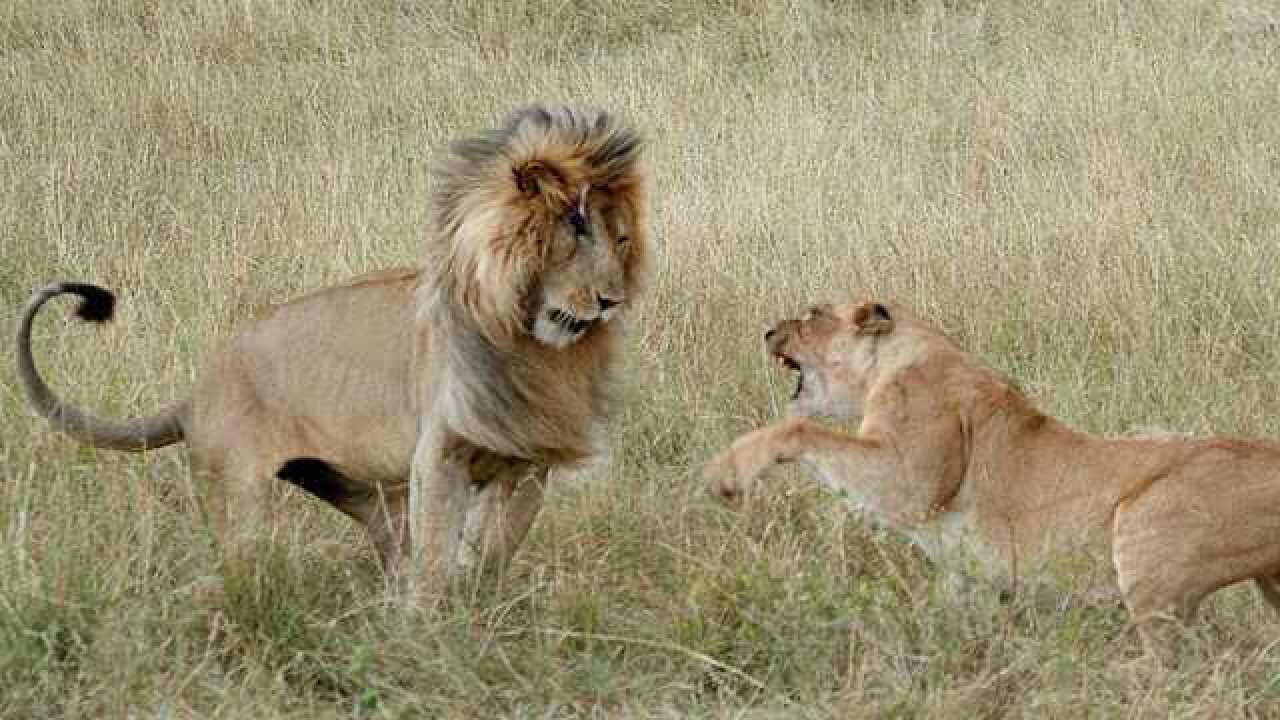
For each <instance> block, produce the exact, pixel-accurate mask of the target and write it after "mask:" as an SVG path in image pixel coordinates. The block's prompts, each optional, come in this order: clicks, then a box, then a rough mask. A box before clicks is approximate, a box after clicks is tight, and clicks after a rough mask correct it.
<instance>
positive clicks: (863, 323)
mask: <svg viewBox="0 0 1280 720" xmlns="http://www.w3.org/2000/svg"><path fill="white" fill-rule="evenodd" d="M853 326H854V327H855V328H857V332H859V333H861V334H865V335H883V334H885V333H887V332H889V331H890V330H892V329H893V318H891V317H889V309H888V308H886V307H885V306H884V305H881V304H880V303H878V302H866V303H863V304H861V305H859V306H858V309H856V310H854V311H853Z"/></svg>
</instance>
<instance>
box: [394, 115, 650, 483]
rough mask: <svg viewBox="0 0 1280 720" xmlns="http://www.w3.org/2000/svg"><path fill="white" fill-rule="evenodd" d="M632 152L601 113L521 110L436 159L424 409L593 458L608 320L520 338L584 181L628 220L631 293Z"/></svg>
mask: <svg viewBox="0 0 1280 720" xmlns="http://www.w3.org/2000/svg"><path fill="white" fill-rule="evenodd" d="M640 149H641V138H640V136H639V135H638V134H637V133H636V132H635V131H634V130H632V129H630V128H628V127H624V126H622V125H620V124H618V123H617V121H616V120H615V119H614V118H613V117H612V116H610V115H609V114H607V113H604V112H598V111H581V110H576V109H571V108H565V107H552V108H547V107H530V108H524V109H522V110H518V111H516V112H515V113H513V114H512V115H511V116H510V117H509V118H508V119H507V121H506V122H505V123H504V124H503V125H501V126H500V127H498V128H496V129H494V130H490V131H488V132H485V133H483V134H481V135H479V136H477V137H473V138H468V139H465V140H460V141H457V142H455V143H453V144H452V145H451V146H450V148H449V153H448V157H446V158H445V159H444V161H443V162H440V163H438V164H437V166H436V171H435V177H434V180H435V188H434V200H433V210H434V212H433V223H432V227H431V234H430V237H429V238H428V243H427V249H426V254H425V263H424V266H423V272H422V280H421V285H420V288H419V291H418V308H417V313H418V320H419V322H420V323H421V324H422V325H424V326H425V327H426V328H427V334H428V336H429V338H430V340H429V343H430V354H431V355H432V356H433V358H434V360H433V362H435V363H438V364H439V365H438V370H439V372H436V373H431V376H432V377H433V378H434V380H435V381H436V382H438V383H439V384H440V387H438V388H436V389H435V390H434V392H433V395H432V397H434V398H435V403H436V408H435V410H436V411H437V412H441V413H443V415H444V417H445V418H446V422H447V423H448V424H449V426H450V427H451V428H452V429H453V431H454V432H457V433H459V434H460V435H461V436H463V437H465V438H466V439H467V440H468V441H470V442H473V443H475V444H477V445H479V446H481V447H486V448H488V449H490V450H492V451H494V452H497V453H499V454H502V455H507V456H514V457H522V458H526V459H530V460H534V461H537V462H541V463H547V464H560V463H565V462H573V461H576V460H579V459H581V458H583V457H586V456H588V455H590V454H592V452H593V450H594V446H595V438H594V437H593V434H594V433H595V432H597V431H598V428H596V427H595V426H596V425H598V422H597V421H598V420H599V419H600V418H601V417H603V416H604V414H605V413H606V411H607V405H608V401H609V398H610V396H611V395H612V391H611V386H612V384H613V383H612V378H611V369H612V368H614V367H615V366H616V364H617V363H616V362H615V361H614V360H615V355H616V354H617V352H618V350H617V345H618V341H619V335H620V327H621V326H620V323H618V322H611V323H607V324H605V325H603V326H602V327H601V328H599V331H598V332H593V333H591V334H590V335H588V336H587V337H585V338H583V339H582V340H581V341H579V342H577V343H575V344H573V345H571V346H569V347H567V348H563V349H559V350H557V349H554V348H548V347H545V346H542V345H540V344H539V343H537V342H536V341H535V340H534V339H533V338H532V337H530V335H529V333H528V327H527V323H528V317H529V308H528V307H527V299H528V297H529V295H530V292H531V290H532V289H533V288H535V287H536V286H537V283H538V281H539V278H540V277H541V276H542V275H543V273H544V272H545V271H546V269H547V264H548V259H549V252H548V247H549V243H550V237H551V234H552V233H553V232H554V231H555V230H556V228H557V226H558V224H559V223H562V222H563V217H564V214H565V212H566V211H567V210H568V208H570V207H571V205H572V203H573V202H574V199H575V198H576V197H578V196H579V194H580V193H581V192H582V191H583V189H584V188H587V189H589V193H590V195H591V196H592V197H599V196H601V195H603V196H607V197H608V199H609V201H610V202H611V203H612V204H613V206H614V207H616V208H618V210H619V212H622V213H623V214H624V215H625V216H626V217H627V221H628V222H627V225H628V227H629V228H630V243H631V249H630V252H629V253H628V255H627V257H626V261H625V264H624V273H625V285H626V289H627V296H628V297H635V296H636V295H637V294H638V291H639V290H640V285H641V283H642V278H643V275H644V263H645V259H646V254H647V238H646V235H645V232H644V228H645V221H644V212H645V208H644V204H643V187H642V185H643V183H642V175H641V168H640V163H639V155H640Z"/></svg>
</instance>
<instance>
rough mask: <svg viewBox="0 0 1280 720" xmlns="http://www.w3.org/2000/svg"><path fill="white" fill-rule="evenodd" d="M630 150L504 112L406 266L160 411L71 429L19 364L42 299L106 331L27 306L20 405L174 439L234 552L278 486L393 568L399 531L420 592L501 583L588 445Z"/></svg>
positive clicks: (309, 316)
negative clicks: (362, 534)
mask: <svg viewBox="0 0 1280 720" xmlns="http://www.w3.org/2000/svg"><path fill="white" fill-rule="evenodd" d="M640 148H641V139H640V137H639V135H638V134H637V133H636V132H635V131H634V130H633V129H630V128H628V127H624V126H622V125H620V124H618V123H617V122H616V121H615V120H614V119H613V118H612V117H610V116H609V115H608V114H605V113H602V112H595V111H581V110H574V109H570V108H561V107H552V108H544V107H530V108H526V109H522V110H519V111H517V112H515V113H514V114H513V115H511V117H510V118H509V119H508V120H507V121H506V123H505V124H504V125H502V126H501V127H499V128H497V129H494V130H490V131H487V132H485V133H483V134H481V135H479V136H478V137H474V138H470V139H466V140H461V141H458V142H456V143H454V144H453V145H452V146H451V147H450V152H449V153H448V156H447V157H446V158H445V160H444V161H443V163H441V164H440V165H439V166H438V168H437V170H436V182H437V185H436V189H435V194H434V198H433V211H434V217H433V223H432V227H431V232H430V235H429V238H428V242H427V253H426V258H425V261H424V262H423V264H422V265H421V267H420V268H416V269H395V270H385V271H381V272H375V273H372V274H369V275H365V276H363V277H359V278H356V279H354V280H351V281H349V282H347V283H344V284H341V285H338V286H335V287H331V288H328V289H324V290H321V291H319V292H316V293H313V294H311V295H307V296H305V297H302V298H300V299H297V300H294V301H292V302H288V303H285V304H282V305H279V306H277V307H273V308H270V309H269V310H267V311H266V312H264V313H263V314H262V315H261V316H260V317H259V318H258V319H257V320H256V321H254V322H253V323H251V324H249V325H248V326H247V327H246V328H245V329H244V330H243V331H241V332H240V333H239V334H238V335H237V336H235V337H234V338H233V339H232V340H231V341H230V343H229V345H228V347H226V348H225V349H224V350H223V351H222V352H221V354H219V355H218V356H217V357H215V358H214V360H213V362H212V363H211V366H210V368H209V369H208V371H207V372H206V373H205V374H204V376H203V378H202V379H201V380H200V382H199V383H198V384H197V385H196V387H195V389H194V392H193V393H192V395H191V397H190V398H189V399H187V400H185V401H183V402H179V403H177V404H175V405H174V406H173V407H171V408H169V409H167V410H165V411H164V412H162V413H160V414H158V415H155V416H151V417H147V418H142V419H136V420H131V421H127V422H119V421H112V420H104V419H99V418H96V417H93V416H90V415H87V414H86V413H85V412H83V411H81V410H79V409H77V408H75V407H74V406H71V405H68V404H66V403H65V402H63V401H62V400H61V399H59V398H58V397H57V396H56V395H55V394H54V393H53V392H52V391H51V390H50V389H49V387H48V386H47V385H46V384H45V382H44V380H43V379H42V378H41V377H40V375H39V373H38V372H37V371H36V368H35V365H34V363H33V361H32V357H31V347H30V345H31V325H32V320H33V319H34V317H35V315H36V313H37V312H38V311H39V309H40V307H41V306H42V305H44V303H45V302H46V301H48V300H49V299H50V298H52V297H55V296H57V295H60V294H66V293H69V294H74V295H78V296H80V297H81V298H82V303H81V306H80V310H79V314H80V315H81V317H83V318H85V319H87V320H93V321H101V320H106V319H108V318H109V317H110V316H111V313H112V307H113V298H112V295H111V294H110V293H109V292H108V291H106V290H104V289H102V288H99V287H95V286H93V285H86V284H80V283H56V284H53V285H50V286H48V287H46V288H44V289H43V290H40V291H39V292H37V293H35V295H34V296H33V297H32V299H31V300H30V302H28V304H27V307H26V310H25V312H24V314H23V317H22V321H21V326H20V328H19V330H18V371H19V376H20V378H21V380H22V384H23V386H24V388H25V389H26V393H27V396H28V397H29V398H30V400H31V403H32V405H33V406H34V407H35V409H36V410H37V411H38V412H39V413H40V414H42V415H44V416H45V417H46V418H48V419H49V420H50V422H51V423H52V424H53V427H54V428H56V429H57V430H60V431H62V432H64V433H66V434H68V435H70V436H71V437H73V438H76V439H77V440H80V441H82V442H85V443H88V444H90V445H94V446H97V447H103V448H111V449H116V450H132V451H139V450H150V449H154V448H159V447H163V446H165V445H169V444H170V443H175V442H178V441H180V440H185V441H186V443H187V445H188V446H189V449H190V459H191V468H192V472H193V473H194V474H195V475H196V476H198V477H203V478H207V479H208V480H209V481H210V486H211V490H213V491H215V492H216V493H217V495H216V496H215V498H214V501H213V502H212V503H211V508H212V510H213V515H214V521H215V528H216V529H217V530H218V533H219V535H220V536H221V540H222V542H223V544H224V546H225V547H226V548H227V549H228V550H230V551H231V553H232V554H235V553H237V551H238V550H239V549H240V548H244V547H246V546H247V543H245V542H244V540H245V539H247V538H249V537H251V536H253V534H254V533H255V531H256V528H258V527H259V526H260V525H261V523H262V522H263V521H264V519H265V518H264V517H262V516H263V514H264V512H265V511H264V508H265V506H266V500H267V497H266V495H267V493H268V491H269V490H270V488H269V486H268V483H269V482H270V479H271V478H272V477H273V476H274V477H278V478H281V479H283V480H286V481H288V482H291V483H293V484H294V485H296V486H298V487H300V488H302V489H304V490H306V491H308V492H310V493H311V494H313V495H315V496H316V497H318V498H320V499H322V500H324V501H326V502H328V503H330V504H331V505H333V506H334V507H335V508H337V509H338V510H340V511H342V512H343V513H345V514H347V515H349V516H351V517H352V518H354V519H356V520H357V521H359V522H361V523H363V524H364V525H365V527H367V528H368V531H369V534H370V537H371V539H372V541H373V544H374V546H375V547H376V549H377V552H378V555H379V558H380V560H381V562H382V564H383V567H384V568H385V569H386V570H387V572H388V574H390V575H394V574H396V572H397V571H398V570H399V569H401V568H400V567H399V565H400V562H401V556H402V555H403V554H404V549H405V545H404V542H403V541H404V537H405V533H406V530H407V531H408V536H409V538H411V539H412V541H413V542H412V547H413V548H414V550H415V552H416V553H417V554H418V555H419V557H418V563H417V564H416V566H415V567H416V568H417V569H418V570H420V571H422V572H423V573H424V579H434V580H444V579H448V578H449V577H452V576H454V575H457V574H459V572H460V571H466V570H470V569H473V568H476V569H493V568H500V567H502V566H503V565H504V564H505V562H506V561H507V560H508V559H509V558H510V557H511V555H512V554H513V553H514V552H515V551H516V549H517V548H518V547H519V545H520V542H521V540H522V539H523V538H524V536H525V534H526V532H527V530H528V529H529V527H530V525H531V523H532V522H533V519H534V516H535V515H536V514H537V513H538V510H539V508H540V507H541V504H542V496H543V484H544V481H545V479H546V477H547V474H548V472H549V470H550V469H551V468H553V467H556V466H564V465H567V464H572V463H576V462H578V461H580V460H582V459H584V458H586V457H588V456H589V455H590V454H592V453H593V451H595V450H596V449H597V448H596V443H597V442H598V441H599V440H600V439H601V438H599V437H597V436H598V435H599V431H600V428H601V424H602V422H603V420H604V418H605V415H606V412H607V410H608V406H609V401H610V397H611V394H612V392H611V385H612V378H611V375H612V371H613V368H614V366H615V364H616V362H615V361H616V359H617V358H616V356H617V354H618V351H619V347H618V346H619V340H620V333H621V325H620V323H619V315H620V314H621V311H622V310H624V309H625V308H626V307H627V306H628V304H629V303H631V302H632V301H633V300H634V299H635V298H636V295H637V293H638V291H639V289H640V282H641V276H642V265H643V263H644V259H645V254H646V245H647V240H646V231H645V218H644V211H645V208H644V193H643V187H642V175H641V169H640V167H639V154H640ZM406 526H408V527H406Z"/></svg>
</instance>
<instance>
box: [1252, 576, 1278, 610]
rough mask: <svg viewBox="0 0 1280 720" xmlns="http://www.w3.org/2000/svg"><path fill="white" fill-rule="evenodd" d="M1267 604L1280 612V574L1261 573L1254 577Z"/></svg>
mask: <svg viewBox="0 0 1280 720" xmlns="http://www.w3.org/2000/svg"><path fill="white" fill-rule="evenodd" d="M1253 582H1254V584H1256V585H1257V586H1258V592H1259V593H1260V594H1261V595H1262V599H1263V600H1266V601H1267V604H1268V605H1270V606H1271V607H1273V608H1275V609H1276V611H1277V612H1280V575H1259V576H1258V577H1256V578H1254V579H1253Z"/></svg>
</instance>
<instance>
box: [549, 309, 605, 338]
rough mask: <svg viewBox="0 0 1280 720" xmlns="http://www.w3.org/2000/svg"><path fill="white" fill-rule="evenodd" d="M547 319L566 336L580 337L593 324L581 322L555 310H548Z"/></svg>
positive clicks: (581, 320)
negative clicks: (557, 326)
mask: <svg viewBox="0 0 1280 720" xmlns="http://www.w3.org/2000/svg"><path fill="white" fill-rule="evenodd" d="M547 317H548V318H550V320H551V322H553V323H555V324H556V325H559V326H560V329H561V330H563V331H564V332H565V333H566V334H568V335H581V334H582V333H584V332H586V331H587V328H589V327H591V326H592V324H594V323H595V320H583V319H580V318H577V317H574V316H573V314H572V313H567V312H565V311H564V310H559V309H556V308H552V309H551V310H548V311H547Z"/></svg>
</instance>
